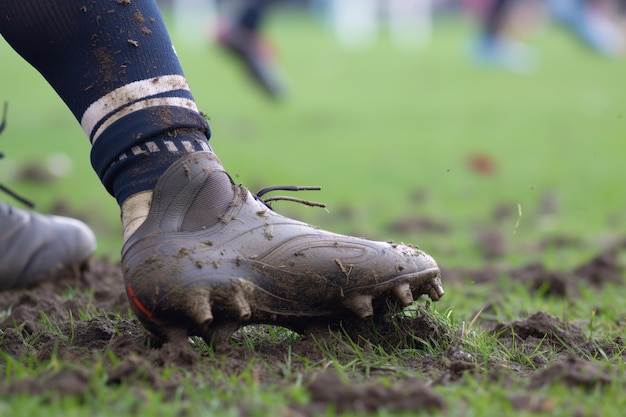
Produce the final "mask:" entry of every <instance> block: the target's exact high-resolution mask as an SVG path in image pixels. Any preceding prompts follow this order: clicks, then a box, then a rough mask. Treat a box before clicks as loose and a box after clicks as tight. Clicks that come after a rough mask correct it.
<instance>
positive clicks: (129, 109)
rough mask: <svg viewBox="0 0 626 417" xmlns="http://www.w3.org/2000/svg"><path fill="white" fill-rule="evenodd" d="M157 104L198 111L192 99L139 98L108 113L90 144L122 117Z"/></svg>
mask: <svg viewBox="0 0 626 417" xmlns="http://www.w3.org/2000/svg"><path fill="white" fill-rule="evenodd" d="M157 106H171V107H185V108H187V109H189V110H193V111H196V112H197V111H198V107H196V103H195V102H194V101H193V100H190V99H188V98H182V97H161V98H151V99H147V100H141V101H138V102H136V103H134V104H131V105H130V106H126V107H124V108H123V109H122V110H120V111H118V112H117V113H114V114H112V115H110V116H109V117H108V118H107V119H106V121H105V122H104V123H102V124H101V125H100V127H98V130H96V132H95V133H94V134H93V138H92V139H91V144H92V145H93V144H94V143H96V140H98V138H99V137H100V135H101V134H102V132H104V131H105V130H106V128H107V127H109V126H111V125H112V124H113V123H115V122H117V121H118V120H120V119H121V118H122V117H124V116H127V115H129V114H131V113H133V112H136V111H138V110H145V109H147V108H150V107H157Z"/></svg>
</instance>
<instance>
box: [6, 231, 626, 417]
mask: <svg viewBox="0 0 626 417" xmlns="http://www.w3.org/2000/svg"><path fill="white" fill-rule="evenodd" d="M489 242H490V243H489V244H492V242H491V241H489ZM623 249H624V247H623V245H621V244H620V245H617V246H615V247H613V248H611V249H610V250H607V251H605V252H603V253H600V254H598V255H597V257H595V258H594V259H592V260H591V261H590V262H588V263H586V264H584V265H581V266H580V267H579V268H576V269H575V270H573V271H559V272H555V271H549V270H547V269H546V268H545V267H544V266H543V265H541V264H531V265H527V266H525V267H523V268H519V269H517V270H511V271H506V270H499V271H497V270H494V269H486V270H473V271H472V270H460V269H454V270H453V269H449V270H444V271H443V275H444V280H445V282H446V283H447V284H448V285H449V286H448V287H447V289H448V290H449V289H450V286H454V285H455V284H459V283H462V281H463V280H467V279H468V278H469V279H470V280H471V281H473V282H474V283H489V282H492V281H494V280H495V279H496V277H498V276H501V275H502V274H509V276H510V277H511V278H512V279H515V280H518V281H519V282H521V283H523V284H524V285H526V286H527V287H528V289H529V290H530V291H536V292H537V294H540V295H541V296H556V297H575V296H576V294H577V293H578V291H579V290H580V288H581V287H582V286H584V287H586V288H599V287H601V286H602V285H604V284H605V283H606V282H620V283H622V282H623V276H624V271H623V270H622V266H621V264H620V263H619V262H618V254H619V252H620V251H622V250H623ZM489 253H491V252H489ZM485 308H486V309H487V310H488V309H489V308H490V307H489V306H486V307H485ZM391 311H393V308H392V309H391ZM481 317H482V316H481ZM390 321H393V322H394V323H393V324H394V325H393V326H390V325H389V322H390ZM474 325H476V326H482V327H483V328H485V329H487V330H488V331H490V332H492V333H493V334H494V335H496V337H497V338H498V339H499V340H500V342H501V343H502V344H503V346H505V347H506V346H511V345H512V344H516V346H515V347H516V349H522V350H523V352H526V353H528V354H529V356H530V357H532V360H533V362H534V363H533V366H527V367H524V366H511V363H499V362H498V361H497V360H496V359H492V358H475V357H472V355H471V354H469V353H468V352H466V351H465V350H464V349H463V348H462V347H461V343H460V342H459V335H458V334H452V333H451V331H450V329H449V328H447V327H446V326H444V325H442V324H441V323H438V322H437V320H436V319H435V318H433V317H432V315H429V314H428V309H427V308H425V307H424V306H423V304H422V305H420V307H418V309H417V314H416V315H415V317H412V318H409V317H406V316H403V315H397V314H391V313H389V314H387V315H383V316H381V317H379V318H376V319H373V321H365V322H364V321H360V320H355V321H354V322H346V323H344V329H345V334H344V335H343V337H346V335H347V336H349V337H351V338H352V340H353V341H355V342H356V343H358V344H360V345H361V346H362V347H363V348H364V349H365V350H367V349H372V347H373V346H376V347H377V348H380V349H384V350H385V351H389V352H391V351H393V350H394V349H397V348H399V347H400V348H403V349H422V350H424V349H425V348H426V347H427V346H428V345H431V346H439V347H444V348H445V354H444V355H443V356H441V357H438V356H436V355H430V354H423V355H418V356H414V355H410V357H409V358H406V359H404V362H403V366H406V367H409V368H410V369H411V370H412V371H415V370H417V371H419V372H418V373H419V375H421V376H422V377H421V378H419V379H418V378H415V377H406V376H400V375H398V374H396V373H395V372H394V369H396V368H394V367H393V366H389V367H388V368H387V367H379V368H373V369H369V370H368V373H369V374H370V375H380V374H384V375H386V376H387V381H391V382H390V384H384V385H383V384H380V383H375V382H372V381H373V379H371V378H370V379H368V378H366V377H365V372H355V373H353V374H348V376H346V375H344V374H342V375H339V374H337V373H336V372H334V371H332V370H330V369H326V367H325V366H323V365H320V366H316V367H313V370H312V367H311V366H310V365H308V364H306V363H305V362H304V361H303V359H302V358H308V360H309V361H310V362H309V363H321V364H323V363H324V362H325V361H324V357H323V354H322V353H321V352H320V347H319V346H320V344H319V343H320V340H319V339H316V340H313V339H314V338H312V337H300V336H297V335H295V334H294V335H293V337H290V338H289V340H288V341H286V342H285V341H283V342H281V343H277V342H276V341H275V339H274V338H270V337H269V336H266V337H264V331H266V330H267V328H264V327H263V326H257V327H256V328H255V329H254V332H248V329H243V330H240V331H238V332H237V333H236V334H235V335H234V337H233V341H232V343H231V344H230V345H229V346H227V347H226V349H225V350H224V351H221V352H219V353H214V352H210V351H207V350H203V349H194V348H190V346H191V345H190V346H176V345H171V344H165V345H160V344H159V343H158V341H156V340H154V339H153V338H151V337H150V336H149V335H148V334H147V333H146V331H145V330H144V329H143V328H142V327H141V325H140V324H139V322H138V321H137V320H136V319H135V318H134V317H133V316H132V314H131V312H130V310H129V307H128V301H127V299H126V295H125V292H124V287H123V279H122V275H121V270H120V266H119V264H117V263H116V262H115V261H112V260H110V259H107V258H99V259H94V260H92V261H91V263H90V265H89V268H87V269H85V270H81V271H77V270H66V271H64V272H63V273H62V274H60V276H59V277H58V278H56V279H55V280H54V282H47V283H42V284H41V285H39V286H38V287H36V288H32V289H27V290H18V291H10V292H2V293H0V336H1V337H0V352H2V351H3V352H4V355H10V356H12V357H15V358H23V357H30V358H36V360H37V361H47V360H50V359H51V358H54V357H56V358H59V359H62V360H63V363H67V364H73V365H67V366H65V365H64V366H62V367H61V368H60V369H58V367H56V368H55V367H51V368H50V370H49V371H46V372H44V373H43V374H42V375H38V376H37V377H36V378H35V377H33V378H26V379H21V380H18V381H13V382H6V381H3V380H0V392H7V393H29V394H31V395H37V394H44V393H46V395H52V396H55V395H75V396H79V397H80V396H86V395H89V393H90V389H92V388H90V384H89V381H91V380H92V378H93V376H94V372H96V370H95V369H94V367H93V366H90V365H93V363H94V362H95V361H96V360H99V361H103V363H104V366H105V374H106V383H107V384H110V385H119V384H128V386H131V387H134V386H135V382H137V384H139V386H142V387H144V388H143V389H155V390H161V391H162V392H163V393H164V396H165V398H171V399H174V398H180V386H179V384H178V379H177V378H176V377H172V376H170V377H168V378H165V377H164V376H163V373H162V372H159V370H158V368H159V367H164V366H175V367H176V369H180V372H181V375H182V374H183V373H184V375H186V377H188V376H189V375H191V378H192V379H193V378H201V377H202V375H206V374H208V373H209V372H214V371H215V369H217V370H219V371H221V372H225V373H229V374H237V373H238V372H240V371H241V370H242V369H246V367H248V366H249V364H250V362H251V361H252V360H254V362H255V363H257V364H259V365H258V366H257V368H258V369H257V368H255V372H256V371H258V374H256V375H257V376H256V378H257V379H258V381H269V382H272V383H276V384H279V385H280V384H281V383H284V384H289V383H293V379H290V378H292V377H290V376H289V375H286V374H285V373H284V371H282V370H281V369H280V368H279V367H276V366H272V365H271V364H276V363H282V362H284V361H285V352H286V350H287V345H289V349H290V350H291V352H292V354H293V355H292V358H293V361H292V364H291V365H292V370H291V371H292V373H293V374H299V375H301V376H302V377H303V378H304V381H305V383H306V387H307V389H308V390H309V392H310V399H311V400H310V402H309V403H307V404H305V405H303V404H300V403H298V402H297V401H294V403H293V404H292V405H290V406H289V407H288V408H287V409H286V410H285V412H284V413H283V414H284V415H289V416H312V415H314V414H316V413H318V412H323V411H324V410H325V409H326V408H327V407H329V406H332V407H333V408H334V409H335V410H337V411H340V412H343V411H354V412H357V413H361V414H364V413H368V412H372V411H376V410H378V409H380V408H386V409H388V410H399V411H403V410H404V411H406V410H419V409H434V410H443V409H445V408H446V407H448V404H447V402H446V400H445V398H443V397H442V396H441V395H440V394H438V393H437V391H436V390H434V389H433V387H435V386H437V385H446V384H455V383H459V381H462V379H463V375H464V374H465V373H474V374H475V375H480V377H485V378H493V379H494V380H497V381H500V383H503V382H502V381H506V380H507V379H510V378H518V379H521V380H522V381H523V383H524V384H525V385H524V386H525V387H526V388H525V389H526V391H525V393H524V394H516V395H512V396H511V398H510V401H511V404H512V406H513V407H514V409H516V410H520V411H531V412H532V411H541V410H545V409H546V408H549V407H550V404H549V403H546V401H547V400H546V399H544V398H543V397H542V396H541V394H540V388H541V387H543V386H545V385H548V384H552V383H555V382H558V383H562V384H566V385H569V386H581V387H590V388H592V387H595V386H601V385H604V384H608V383H610V382H611V378H612V375H613V374H612V373H611V372H610V369H608V370H607V369H606V368H605V367H604V366H603V365H601V364H600V363H599V362H592V361H590V360H588V358H591V357H596V356H598V355H606V356H609V357H612V356H615V355H624V353H622V352H624V350H625V349H624V341H623V340H621V339H620V338H616V339H615V340H613V341H599V340H593V339H592V340H590V339H589V338H587V337H585V336H584V334H583V331H582V330H581V329H580V328H578V327H577V326H576V325H575V324H572V323H564V322H562V321H561V320H560V319H559V318H556V317H553V316H550V315H548V314H546V313H545V312H541V311H539V312H536V313H534V314H531V315H529V316H528V317H526V318H524V319H520V320H516V321H512V322H508V323H498V322H491V321H489V320H488V319H482V318H481V319H480V320H478V321H477V323H474ZM398 329H400V331H398ZM246 332H247V333H246ZM409 335H413V337H410V336H409ZM316 336H318V335H316ZM246 337H247V340H248V342H244V340H245V339H246ZM327 337H328V339H327V341H326V343H328V344H332V345H337V343H336V341H337V340H338V339H337V337H338V336H337V335H331V334H329V335H328V336H327ZM250 340H252V346H250V342H249V341H250ZM190 342H194V341H193V340H190ZM196 342H198V341H196ZM322 343H324V341H323V340H322ZM539 347H541V348H539ZM334 349H338V350H339V353H341V348H340V347H337V346H334ZM533 352H534V353H533ZM531 353H533V354H531ZM349 354H350V353H349V350H347V349H346V355H349ZM4 355H0V367H3V368H6V359H5V356H4ZM224 356H226V357H227V360H223V357H224ZM96 358H100V359H96ZM102 358H105V359H102ZM106 358H109V359H106ZM110 358H117V359H116V360H110ZM263 364H265V365H263ZM281 381H283V382H281ZM137 389H140V388H137ZM258 407H259V405H258V404H254V405H252V404H246V403H244V404H242V405H241V406H240V412H241V414H242V415H249V414H250V412H251V409H252V408H254V409H255V412H258Z"/></svg>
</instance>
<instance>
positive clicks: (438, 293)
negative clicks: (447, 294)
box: [428, 283, 444, 301]
mask: <svg viewBox="0 0 626 417" xmlns="http://www.w3.org/2000/svg"><path fill="white" fill-rule="evenodd" d="M443 294H444V291H443V287H442V286H441V284H439V283H434V284H432V285H431V286H430V288H429V289H428V296H429V297H430V299H431V300H433V301H438V300H439V299H440V298H441V297H442V296H443Z"/></svg>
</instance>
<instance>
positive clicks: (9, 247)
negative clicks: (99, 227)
mask: <svg viewBox="0 0 626 417" xmlns="http://www.w3.org/2000/svg"><path fill="white" fill-rule="evenodd" d="M95 250H96V239H95V237H94V234H93V232H92V231H91V229H89V227H87V225H85V224H84V223H82V222H80V221H78V220H75V219H71V218H67V217H61V216H51V215H47V216H46V215H42V214H38V213H33V212H30V211H25V210H20V209H17V208H15V207H12V206H10V205H8V204H5V203H1V202H0V290H8V289H15V288H23V287H30V286H33V285H35V284H37V283H39V282H41V281H43V280H46V279H49V278H52V277H53V276H54V274H55V273H56V272H58V271H59V270H60V269H62V268H67V267H71V266H74V265H81V264H83V263H85V262H86V261H87V260H88V259H89V257H90V256H91V255H92V254H93V253H94V251H95Z"/></svg>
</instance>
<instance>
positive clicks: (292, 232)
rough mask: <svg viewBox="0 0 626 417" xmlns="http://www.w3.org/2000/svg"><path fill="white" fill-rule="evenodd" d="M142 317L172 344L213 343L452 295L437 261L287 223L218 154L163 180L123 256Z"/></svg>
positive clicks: (185, 163)
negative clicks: (262, 327) (378, 305)
mask: <svg viewBox="0 0 626 417" xmlns="http://www.w3.org/2000/svg"><path fill="white" fill-rule="evenodd" d="M122 267H123V274H124V280H125V285H126V291H127V295H128V298H129V301H130V304H131V308H132V309H133V311H134V312H135V314H136V315H137V317H138V318H139V320H140V321H141V322H142V324H143V325H144V327H146V328H147V329H148V330H150V331H151V332H152V333H154V334H156V335H158V336H160V337H162V338H165V339H169V340H172V339H180V338H182V337H186V336H190V335H196V336H201V337H203V338H204V339H205V340H206V341H207V342H209V343H211V342H213V340H214V339H215V340H216V341H217V340H218V339H219V340H220V341H221V340H224V339H227V338H228V337H230V335H231V334H232V332H233V331H235V330H236V329H237V328H239V327H241V326H244V325H247V324H259V323H265V324H275V325H280V326H283V327H287V328H290V329H293V330H295V331H298V332H306V331H307V329H308V328H310V327H312V326H316V325H320V324H322V325H323V324H330V323H337V322H339V321H340V320H342V319H343V318H348V317H352V316H354V315H355V314H356V315H357V316H359V317H362V318H365V317H369V316H372V315H373V314H374V307H373V305H374V303H375V302H376V301H377V300H380V299H386V298H387V297H389V296H393V297H396V298H397V299H398V300H399V301H400V302H401V303H402V304H403V305H408V304H411V303H412V302H413V301H414V300H415V299H417V298H418V297H419V296H421V295H423V294H425V295H428V296H429V297H430V298H431V299H432V300H438V299H439V297H441V296H442V295H443V288H442V285H441V280H440V271H439V268H438V266H437V264H436V262H435V261H434V260H433V258H432V257H430V256H429V255H427V254H426V253H424V252H422V251H421V250H419V249H417V248H415V247H412V246H407V245H397V244H393V243H387V242H375V241H370V240H365V239H360V238H354V237H348V236H343V235H340V234H335V233H331V232H327V231H323V230H320V229H319V228H316V227H314V226H311V225H308V224H305V223H302V222H299V221H296V220H292V219H289V218H287V217H284V216H281V215H280V214H278V213H276V212H274V211H273V210H272V209H270V208H269V206H268V205H266V204H265V203H264V202H263V201H261V199H260V198H259V197H257V196H255V195H254V194H252V193H250V192H249V191H248V190H247V189H246V188H244V187H243V186H239V185H235V184H234V183H233V182H232V180H231V178H230V177H229V176H228V174H226V173H225V172H224V169H223V168H222V166H221V164H220V162H219V161H218V160H217V158H216V156H215V155H214V154H212V153H210V152H199V153H195V154H191V155H189V156H187V157H185V158H183V159H181V160H180V161H178V162H176V163H175V164H174V165H172V166H171V167H170V168H169V169H168V170H167V171H166V172H165V173H164V174H163V176H162V177H161V178H160V179H159V182H158V184H157V186H156V188H155V190H154V193H153V196H152V202H151V206H150V211H149V213H148V216H147V218H146V220H145V222H144V223H143V224H142V225H141V226H140V227H139V228H138V229H137V230H136V231H135V232H134V233H133V234H132V235H131V236H130V238H129V239H128V240H127V242H126V243H125V245H124V248H123V250H122Z"/></svg>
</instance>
